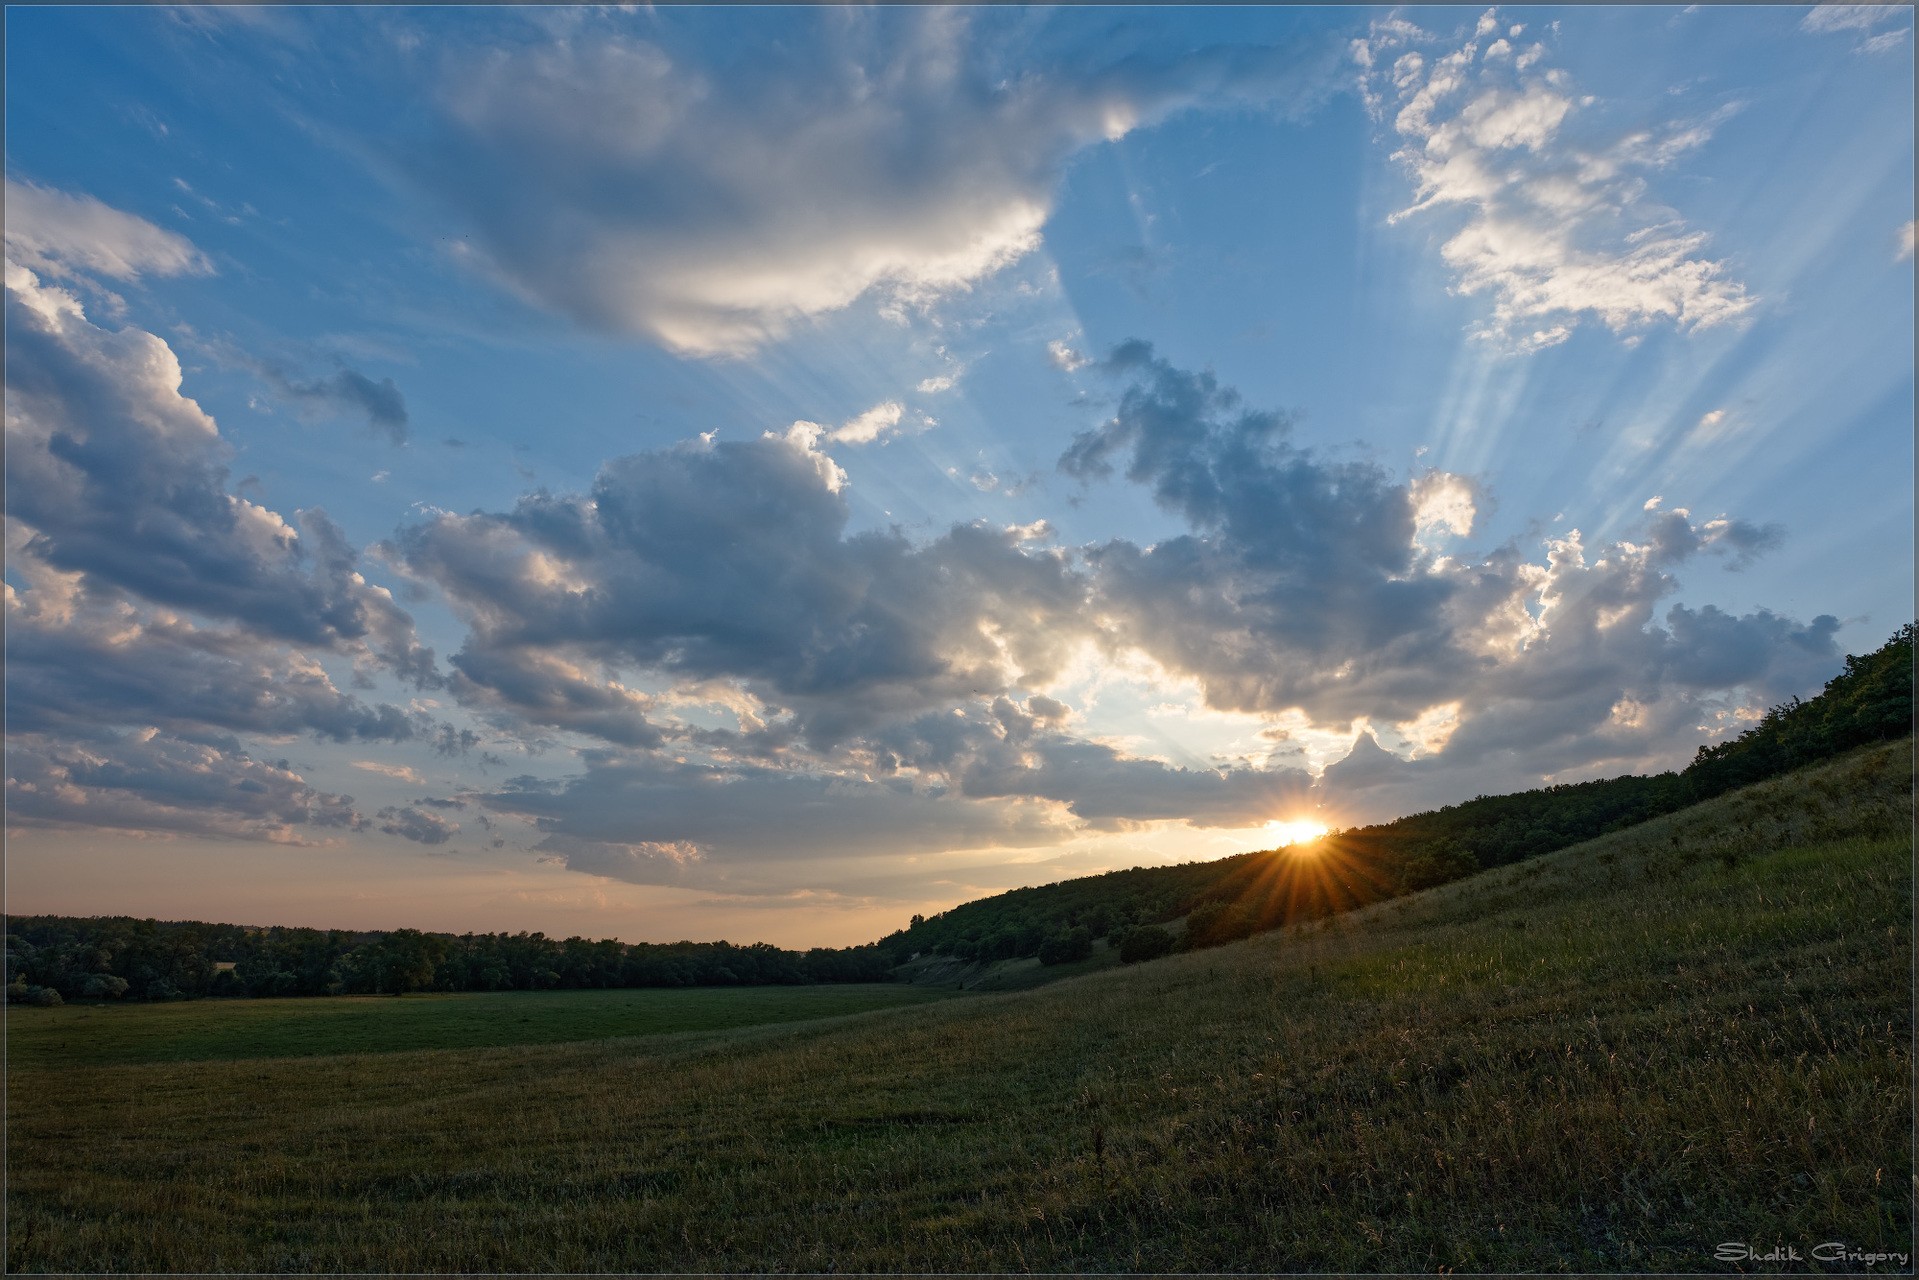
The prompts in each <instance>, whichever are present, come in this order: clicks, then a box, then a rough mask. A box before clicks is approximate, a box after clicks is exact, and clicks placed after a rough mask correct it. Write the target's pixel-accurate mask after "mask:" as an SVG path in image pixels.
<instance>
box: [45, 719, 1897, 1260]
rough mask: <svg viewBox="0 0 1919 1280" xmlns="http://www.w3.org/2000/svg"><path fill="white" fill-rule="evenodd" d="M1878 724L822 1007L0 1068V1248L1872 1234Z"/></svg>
mask: <svg viewBox="0 0 1919 1280" xmlns="http://www.w3.org/2000/svg"><path fill="white" fill-rule="evenodd" d="M1912 765H1913V757H1912V745H1911V742H1910V740H1906V741H1900V742H1895V743H1892V744H1887V745H1881V746H1876V747H1868V748H1864V749H1861V750H1859V751H1856V752H1854V753H1851V754H1849V755H1847V756H1845V757H1843V758H1841V759H1839V760H1837V761H1834V762H1831V763H1828V764H1825V765H1821V766H1818V767H1816V768H1813V769H1810V770H1806V771H1802V772H1799V773H1796V774H1794V775H1792V776H1790V777H1785V778H1780V779H1776V780H1773V781H1770V782H1766V783H1762V784H1760V785H1757V786H1755V787H1752V788H1750V789H1747V790H1743V791H1740V792H1737V793H1734V794H1729V795H1725V796H1722V797H1719V798H1717V799H1715V800H1712V801H1709V802H1707V803H1705V804H1702V805H1700V806H1697V807H1694V808H1689V809H1686V810H1684V811H1681V812H1678V813H1674V814H1670V815H1666V816H1663V817H1660V818H1656V819H1654V820H1652V821H1650V822H1647V823H1645V824H1642V825H1640V826H1637V827H1634V828H1632V829H1630V830H1626V831H1620V832H1615V833H1613V834H1610V835H1607V836H1604V837H1602V838H1600V839H1598V840H1595V841H1592V842H1589V843H1585V844H1582V845H1580V846H1578V847H1576V848H1571V849H1566V850H1563V851H1560V852H1557V853H1552V854H1547V855H1544V856H1542V857H1539V858H1535V859H1532V860H1530V861H1527V862H1525V863H1522V864H1519V865H1515V866H1511V867H1504V868H1498V869H1495V870H1491V871H1487V872H1483V873H1480V874H1478V875H1475V876H1472V877H1470V878H1467V879H1463V880H1460V881H1457V882H1455V883H1452V884H1448V885H1445V886H1443V887H1440V888H1437V889H1433V890H1428V891H1425V892H1422V893H1419V894H1415V895H1412V896H1409V897H1406V898H1402V899H1400V900H1398V901H1394V902H1390V903H1383V904H1378V905H1375V906H1372V907H1370V908H1366V909H1362V910H1359V911H1356V912H1353V913H1350V914H1346V915H1342V916H1338V917H1334V918H1330V919H1326V920H1321V921H1316V922H1311V923H1305V924H1301V925H1298V926H1294V927H1290V928H1287V929H1283V930H1275V931H1273V932H1270V933H1266V934H1263V935H1261V936H1259V937H1256V938H1253V939H1250V940H1247V941H1242V942H1238V943H1234V944H1231V945H1228V946H1222V947H1218V948H1215V949H1211V950H1206V951H1199V952H1192V953H1187V954H1180V955H1174V956H1171V957H1168V958H1167V959H1165V960H1162V961H1158V962H1155V963H1152V964H1147V965H1139V966H1130V967H1126V968H1116V969H1109V970H1106V971H1104V972H1099V973H1093V974H1090V975H1088V976H1085V977H1081V978H1076V979H1072V980H1069V981H1065V982H1059V983H1054V984H1052V985H1049V986H1046V987H1043V988H1041V989H1039V990H1035V991H1028V992H1019V993H1013V994H1006V995H988V996H975V997H972V998H967V999H956V1000H949V1001H943V1002H940V1003H938V1004H934V1005H929V1006H921V1007H917V1008H910V1009H904V1010H897V1011H892V1012H886V1013H876V1014H868V1015H863V1016H862V1017H860V1018H858V1019H855V1020H853V1021H842V1022H836V1023H816V1024H809V1025H804V1026H797V1027H786V1028H755V1029H749V1030H742V1031H737V1032H730V1033H724V1034H719V1035H713V1036H703V1037H694V1038H677V1039H674V1038H669V1039H665V1040H611V1041H599V1042H594V1043H582V1044H573V1045H544V1046H531V1047H519V1048H511V1049H492V1050H462V1051H435V1052H420V1053H389V1054H383V1055H367V1056H357V1057H355V1056H343V1057H336V1058H303V1059H298V1060H284V1061H274V1060H254V1061H245V1062H223V1061H207V1062H197V1063H190V1064H170V1063H169V1064H152V1065H144V1066H126V1067H97V1068H89V1067H83V1066H79V1065H69V1066H64V1067H35V1068H31V1069H27V1068H20V1067H16V1068H15V1069H14V1070H13V1071H12V1073H11V1076H10V1079H9V1085H10V1087H9V1090H8V1121H9V1124H8V1131H7V1141H8V1144H9V1148H8V1155H9V1157H10V1159H9V1175H10V1176H9V1183H8V1192H7V1194H8V1209H9V1218H8V1224H9V1225H8V1231H9V1236H8V1249H9V1262H10V1264H11V1269H13V1270H16V1271H22V1270H100V1269H116V1270H156V1271H168V1270H170V1271H180V1270H193V1271H228V1270H264V1271H281V1270H335V1271H359V1270H375V1271H389V1270H391V1271H447V1270H466V1271H516V1270H540V1271H582V1270H604V1271H632V1270H638V1271H695V1272H702V1271H727V1270H742V1271H765V1270H805V1271H824V1270H847V1271H909V1270H921V1271H946V1272H953V1271H1016V1272H1018V1271H1122V1270H1123V1271H1154V1270H1164V1271H1196V1270H1224V1271H1243V1270H1278V1271H1432V1270H1435V1269H1438V1268H1442V1267H1452V1268H1458V1269H1460V1270H1466V1271H1522V1270H1544V1271H1569V1270H1608V1271H1706V1270H1729V1269H1735V1268H1734V1267H1733V1266H1732V1265H1731V1264H1727V1263H1723V1262H1716V1261H1715V1260H1714V1252H1715V1249H1716V1248H1717V1246H1718V1245H1720V1244H1721V1243H1722V1242H1728V1241H1733V1242H1747V1241H1750V1242H1763V1243H1770V1242H1793V1241H1797V1242H1825V1241H1843V1242H1847V1243H1848V1244H1849V1246H1850V1247H1852V1248H1855V1249H1859V1250H1890V1251H1904V1252H1906V1253H1907V1254H1908V1255H1910V1253H1911V1250H1912V1227H1913V1221H1912V1202H1911V1185H1912V1181H1911V1180H1912V1175H1913V1164H1912V1150H1911V1143H1910V1134H1911V1131H1912V1121H1913V1110H1912V1094H1911V1085H1912V1061H1911V1056H1910V1049H1911V1044H1912V1034H1913V1006H1912V991H1911V987H1910V982H1909V976H1910V963H1911V956H1912V943H1913V939H1912V909H1913V900H1912V888H1913V886H1912V844H1911V826H1910V823H1911V814H1912V808H1911V806H1912V783H1911V779H1912ZM527 998H544V997H527ZM402 1007H404V1006H402ZM177 1008H180V1009H181V1010H183V1011H184V1010H185V1009H186V1008H188V1006H177ZM55 1012H58V1011H55ZM99 1012H100V1013H101V1014H102V1015H110V1014H115V1013H120V1012H135V1011H132V1010H126V1011H122V1010H114V1009H110V1008H109V1009H103V1010H100V1011H99ZM154 1012H158V1013H164V1012H168V1010H166V1009H164V1008H163V1009H160V1010H155V1011H154ZM41 1014H42V1011H39V1010H32V1009H27V1010H17V1011H15V1014H14V1016H15V1017H33V1016H40V1015H41ZM156 1224H162V1225H161V1226H159V1227H158V1228H156ZM1855 1269H1856V1268H1855ZM1886 1269H1899V1268H1898V1267H1889V1268H1886Z"/></svg>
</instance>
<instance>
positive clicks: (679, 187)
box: [396, 8, 1326, 355]
mask: <svg viewBox="0 0 1919 1280" xmlns="http://www.w3.org/2000/svg"><path fill="white" fill-rule="evenodd" d="M994 21H996V19H995V18H993V17H991V16H989V15H982V14H980V13H978V12H976V11H968V10H964V9H930V8H929V9H910V10H899V11H897V12H891V13H884V14H874V15H865V14H861V15H856V16H848V17H846V18H845V20H844V21H832V22H822V23H821V24H820V26H819V28H818V29H817V30H818V31H819V32H823V33H825V34H824V41H825V47H822V48H818V49H812V48H807V47H805V46H806V41H805V40H803V39H802V40H799V41H796V42H794V44H793V45H789V46H786V47H783V48H782V51H781V55H780V60H779V61H777V62H768V63H765V64H763V65H756V66H754V67H752V68H751V70H750V71H747V70H742V69H734V70H731V71H729V72H728V73H726V74H724V75H722V74H718V73H713V72H708V71H706V70H704V69H702V68H701V67H699V66H696V65H694V64H693V63H691V62H690V61H688V60H686V59H682V58H679V57H677V56H675V55H674V54H672V53H669V52H668V51H667V50H665V49H663V48H661V47H659V46H657V45H654V44H651V43H647V42H645V41H643V40H639V39H635V38H633V37H631V36H629V35H626V34H624V32H622V31H618V30H606V31H595V32H592V33H591V34H590V35H588V34H582V35H579V36H578V37H577V38H576V37H566V38H562V39H558V40H555V41H553V42H551V43H547V44H543V45H539V46H535V47H521V48H502V49H496V50H494V51H491V52H490V53H489V54H487V55H486V56H485V57H483V58H479V59H474V60H470V61H469V62H467V63H465V64H463V65H460V66H458V67H457V68H455V69H454V70H453V71H452V72H451V73H450V74H449V75H448V77H447V78H446V80H445V82H444V83H443V84H442V86H441V89H440V92H439V95H438V97H439V108H440V112H441V117H442V121H441V128H440V130H439V131H438V132H437V133H436V134H435V136H434V137H433V138H432V139H431V141H430V142H429V143H428V144H426V145H423V146H421V147H418V148H416V149H414V150H413V151H412V152H410V153H409V154H407V155H406V156H405V157H404V158H403V160H401V162H400V163H399V164H397V165H396V169H403V171H404V172H405V173H406V174H407V176H408V177H409V178H410V179H411V180H415V181H417V182H419V183H421V184H423V185H424V186H425V187H426V188H427V189H428V190H430V191H431V192H432V193H433V194H434V195H435V196H436V197H437V198H438V199H439V200H440V201H442V202H443V203H444V204H445V205H446V206H447V207H449V208H451V209H452V210H454V211H455V212H456V213H457V214H458V215H459V216H460V217H462V218H463V219H464V220H465V221H466V222H467V223H468V224H469V225H471V226H472V227H473V229H474V232H475V236H474V240H475V244H476V249H475V250H474V253H473V258H474V261H475V265H477V266H480V267H482V268H483V269H484V270H487V271H489V272H490V273H492V274H493V275H494V276H496V277H497V278H498V279H499V280H501V281H502V282H504V283H505V284H507V285H508V286H509V287H511V288H513V289H515V290H516V291H518V292H519V293H520V294H522V295H523V296H525V297H527V298H529V299H531V300H533V301H535V302H536V303H539V304H540V305H543V306H546V307H548V308H551V309H552V310H555V311H557V312H560V313H562V314H564V315H567V316H570V317H572V318H573V319H574V320H576V321H578V322H580V323H582V324H585V325H588V326H590V327H593V328H596V329H603V330H609V331H613V332H618V333H632V334H639V335H643V336H646V337H648V338H651V339H653V340H654V341H657V342H659V343H661V344H662V345H664V346H666V347H668V348H669V349H671V350H674V351H677V352H682V353H689V354H697V355H723V354H739V353H743V352H746V351H749V350H751V349H753V348H755V347H757V346H759V345H760V344H762V343H764V342H766V341H769V340H771V339H775V338H777V337H779V336H780V335H782V334H783V333H785V332H786V331H787V330H788V329H790V328H791V326H792V325H793V324H794V323H795V322H797V321H800V320H802V319H805V318H807V317H812V316H818V315H821V314H824V313H827V312H831V311H835V310H838V309H840V308H842V307H845V306H847V305H848V304H850V303H852V302H853V301H855V300H856V299H858V298H860V297H862V296H864V295H867V294H869V293H875V294H880V295H884V296H885V297H887V298H888V299H890V300H891V302H892V303H893V304H894V305H914V304H917V303H922V302H925V301H928V300H930V299H932V298H935V297H938V296H940V295H942V294H946V293H950V292H953V291H955V290H963V289H965V288H968V287H969V286H971V285H972V284H973V283H974V282H976V281H978V280H981V279H983V278H984V277H986V276H988V275H990V274H992V273H993V272H995V271H997V270H998V269H999V268H1001V267H1003V266H1005V265H1007V264H1008V263H1011V262H1013V261H1015V260H1016V259H1018V258H1020V257H1022V256H1024V255H1025V254H1027V253H1029V252H1031V251H1032V250H1033V249H1034V248H1035V247H1036V246H1037V245H1038V244H1039V243H1040V236H1041V230H1042V228H1043V226H1044V224H1045V222H1046V219H1047V216H1048V214H1049V213H1050V211H1051V208H1052V202H1053V197H1054V192H1055V189H1056V188H1057V186H1058V183H1059V180H1060V176H1061V173H1062V170H1063V167H1064V165H1065V163H1066V161H1067V160H1068V158H1069V157H1071V156H1072V155H1073V154H1074V153H1075V152H1077V151H1079V150H1081V149H1083V148H1085V147H1088V146H1091V145H1094V144H1097V143H1099V142H1102V141H1108V140H1112V139H1117V138H1119V137H1122V136H1124V135H1125V134H1127V133H1129V132H1131V131H1132V130H1134V129H1136V128H1140V127H1144V126H1147V125H1151V124H1153V123H1155V122H1157V121H1159V120H1161V119H1164V118H1165V117H1167V116H1168V115H1170V114H1172V113H1174V112H1176V111H1179V110H1182V109H1186V108H1191V107H1201V106H1209V105H1220V106H1227V105H1247V104H1253V105H1261V106H1266V105H1281V106H1284V105H1294V104H1298V103H1301V102H1303V101H1305V100H1306V99H1308V98H1309V97H1311V96H1312V95H1314V94H1316V93H1317V92H1319V91H1320V90H1321V88H1322V87H1323V85H1324V83H1325V72H1324V70H1323V67H1324V64H1325V61H1326V60H1325V58H1324V56H1323V54H1324V52H1325V51H1324V50H1321V49H1318V48H1308V47H1305V46H1296V47H1289V48H1247V47H1235V48H1207V49H1198V50H1191V51H1184V52H1179V53H1175V54H1171V55H1165V56H1146V55H1142V56H1136V57H1132V58H1129V59H1127V60H1125V61H1122V62H1119V63H1116V64H1113V65H1110V66H1107V67H1105V68H1102V69H1098V70H1094V71H1091V72H1081V71H1074V70H1070V69H1067V68H1063V67H1062V68H1054V69H1050V70H1049V71H1047V72H1046V73H1044V74H1040V73H1033V74H1026V75H1017V76H1012V77H1007V76H1006V75H1005V74H1004V72H1003V68H1001V67H999V66H998V64H997V60H996V59H995V58H994V56H993V52H992V50H993V46H994V41H993V40H992V39H991V38H989V37H987V36H982V35H980V34H977V33H976V31H975V28H976V27H978V26H982V25H990V24H991V23H993V22H994Z"/></svg>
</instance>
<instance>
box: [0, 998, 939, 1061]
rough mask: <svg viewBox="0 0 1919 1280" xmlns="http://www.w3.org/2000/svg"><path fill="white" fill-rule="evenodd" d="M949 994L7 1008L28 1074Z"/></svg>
mask: <svg viewBox="0 0 1919 1280" xmlns="http://www.w3.org/2000/svg"><path fill="white" fill-rule="evenodd" d="M946 994H948V993H946V992H942V991H935V990H929V989H927V988H923V987H908V986H903V985H901V984H898V983H847V984H844V985H841V984H833V985H826V986H813V987H692V988H681V989H659V988H652V989H647V988H636V989H627V990H615V991H502V992H492V993H479V992H467V993H461V994H457V995H430V994H421V995H409V996H329V997H325V998H314V999H290V1000H196V1001H192V1002H188V1003H181V1004H127V1005H100V1004H92V1005H65V1006H63V1007H61V1008H58V1009H34V1008H21V1007H15V1008H11V1009H9V1010H8V1011H7V1012H8V1018H9V1020H8V1024H7V1033H8V1038H7V1064H8V1065H9V1066H10V1067H12V1068H14V1069H16V1070H18V1069H21V1068H33V1067H59V1066H65V1067H74V1066H90V1067H91V1066H106V1065H109V1064H130V1063H140V1062H190V1061H200V1060H204V1059H209V1058H286V1057H314V1056H324V1055H333V1054H345V1053H394V1052H399V1051H402V1050H408V1049H478V1048H492V1047H498V1046H502V1045H523V1044H559V1043H564V1042H566V1041H570V1040H604V1039H608V1038H611V1037H615V1036H653V1035H667V1034H671V1033H674V1032H682V1031H723V1030H730V1029H733V1028H736V1027H751V1026H758V1025H760V1024H763V1023H769V1022H801V1021H806V1020H808V1019H813V1018H830V1017H836V1016H839V1015H841V1014H849V1013H866V1012H869V1011H871V1010H875V1009H891V1008H895V1007H897V1006H900V1005H907V1004H924V1003H926V1002H927V1001H929V1000H937V999H939V998H940V997H941V996H943V995H946Z"/></svg>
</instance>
